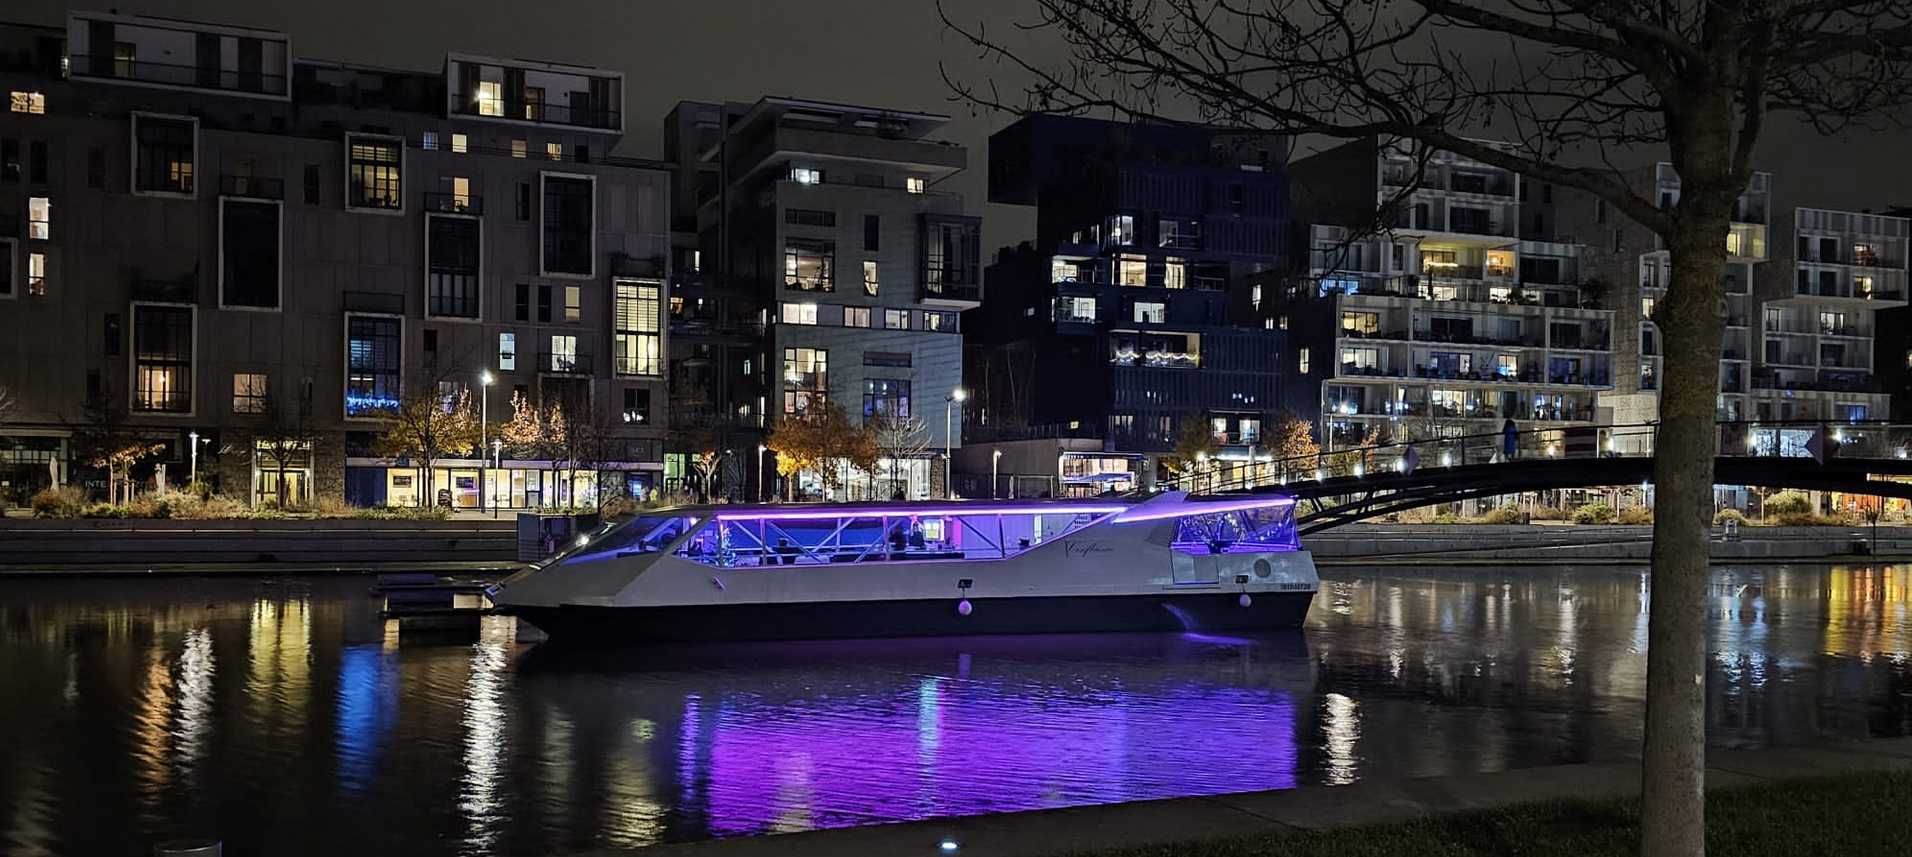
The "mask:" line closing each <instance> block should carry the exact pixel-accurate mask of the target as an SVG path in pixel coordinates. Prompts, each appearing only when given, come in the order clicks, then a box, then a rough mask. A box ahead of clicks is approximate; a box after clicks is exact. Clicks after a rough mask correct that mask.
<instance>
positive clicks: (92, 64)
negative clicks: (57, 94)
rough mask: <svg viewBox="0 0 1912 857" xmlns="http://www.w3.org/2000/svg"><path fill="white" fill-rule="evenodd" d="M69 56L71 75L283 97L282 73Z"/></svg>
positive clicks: (284, 92) (94, 56)
mask: <svg viewBox="0 0 1912 857" xmlns="http://www.w3.org/2000/svg"><path fill="white" fill-rule="evenodd" d="M69 59H70V60H71V63H72V64H71V66H70V69H71V73H72V75H73V76H74V77H92V78H107V79H112V80H130V81H134V82H137V83H151V84H159V85H162V86H183V87H191V88H194V89H213V90H218V91H221V92H237V93H248V94H256V95H272V96H284V95H285V94H286V79H285V75H283V74H275V73H272V72H269V71H263V70H261V71H237V70H234V69H223V68H218V67H208V66H198V65H179V64H175V63H163V62H152V61H149V60H131V59H129V60H121V59H116V58H114V57H112V56H107V55H89V54H74V55H72V56H71V57H69Z"/></svg>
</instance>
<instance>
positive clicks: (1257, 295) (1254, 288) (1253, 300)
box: [1248, 283, 1261, 309]
mask: <svg viewBox="0 0 1912 857" xmlns="http://www.w3.org/2000/svg"><path fill="white" fill-rule="evenodd" d="M1248 305H1249V306H1251V307H1254V308H1255V309H1261V284H1260V283H1255V284H1254V285H1251V286H1249V287H1248Z"/></svg>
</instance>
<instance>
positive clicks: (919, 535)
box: [910, 524, 929, 550]
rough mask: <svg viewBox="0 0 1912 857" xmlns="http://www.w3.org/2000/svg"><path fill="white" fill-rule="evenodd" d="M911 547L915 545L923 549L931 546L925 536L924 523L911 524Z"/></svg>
mask: <svg viewBox="0 0 1912 857" xmlns="http://www.w3.org/2000/svg"><path fill="white" fill-rule="evenodd" d="M910 547H913V548H915V549H917V550H922V549H924V548H927V547H929V541H928V540H927V539H925V538H923V525H922V524H911V525H910Z"/></svg>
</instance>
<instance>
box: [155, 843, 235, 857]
mask: <svg viewBox="0 0 1912 857" xmlns="http://www.w3.org/2000/svg"><path fill="white" fill-rule="evenodd" d="M220 853H221V848H220V844H219V841H218V840H216V839H176V840H174V841H172V842H161V843H160V844H159V845H157V846H155V847H154V848H153V857H220Z"/></svg>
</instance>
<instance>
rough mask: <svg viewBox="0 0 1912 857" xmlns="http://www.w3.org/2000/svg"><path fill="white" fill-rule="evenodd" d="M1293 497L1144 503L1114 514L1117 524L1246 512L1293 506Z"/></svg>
mask: <svg viewBox="0 0 1912 857" xmlns="http://www.w3.org/2000/svg"><path fill="white" fill-rule="evenodd" d="M1294 504H1295V498H1293V497H1256V498H1254V499H1251V500H1229V501H1226V502H1212V503H1189V502H1182V503H1168V504H1162V505H1157V504H1153V503H1145V504H1143V505H1140V506H1136V507H1135V508H1133V509H1130V510H1128V511H1126V512H1123V513H1122V514H1120V515H1117V516H1115V522H1116V523H1118V524H1129V523H1134V522H1136V521H1160V520H1162V519H1164V518H1187V517H1190V516H1193V515H1219V514H1221V513H1223V512H1246V511H1249V510H1252V509H1279V508H1282V507H1285V506H1293V505H1294Z"/></svg>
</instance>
